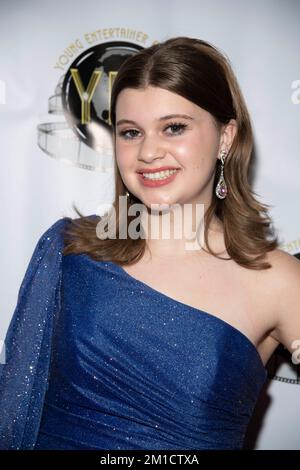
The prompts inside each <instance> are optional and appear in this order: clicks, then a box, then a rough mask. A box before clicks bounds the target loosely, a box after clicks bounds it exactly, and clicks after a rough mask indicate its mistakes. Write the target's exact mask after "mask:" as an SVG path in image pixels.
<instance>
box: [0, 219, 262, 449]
mask: <svg viewBox="0 0 300 470" xmlns="http://www.w3.org/2000/svg"><path fill="white" fill-rule="evenodd" d="M64 222H66V219H60V220H59V221H57V222H56V223H55V224H54V225H53V226H52V227H50V229H49V231H48V233H46V235H44V236H43V237H42V238H41V241H40V242H39V244H38V246H37V248H36V251H35V253H34V255H33V258H32V260H31V263H30V265H29V268H28V270H29V271H28V274H26V275H27V281H26V282H25V284H24V285H23V286H22V288H21V293H22V294H20V297H19V301H18V305H17V309H16V311H17V317H15V316H14V318H13V320H12V325H13V327H12V330H11V332H10V335H9V343H10V344H14V347H13V348H12V350H11V352H10V354H11V355H12V357H13V358H14V361H15V360H16V363H14V364H12V365H11V366H8V370H7V372H6V373H4V384H5V386H6V387H7V393H6V394H5V393H4V392H3V387H2V388H1V395H0V399H1V401H0V403H1V409H2V412H3V410H4V415H5V419H4V426H2V425H1V448H22V449H23V448H31V449H33V448H34V449H107V450H113V449H152V450H154V449H240V448H242V446H243V440H244V435H245V432H246V429H247V425H248V423H249V420H250V418H251V415H252V412H253V409H254V406H255V403H256V401H257V398H258V396H259V392H260V390H261V388H262V385H263V384H264V382H265V380H266V377H267V372H266V369H265V367H264V366H263V363H262V361H261V358H260V356H259V354H258V351H257V349H256V348H255V346H254V344H253V343H252V342H251V341H250V340H249V339H248V338H247V337H246V336H245V335H244V334H243V333H242V332H240V331H239V330H238V329H236V328H235V327H233V326H231V325H230V324H229V323H227V322H225V321H224V320H221V319H220V318H218V317H216V316H214V315H212V314H210V313H208V312H205V311H202V310H199V309H196V308H194V307H190V306H188V305H186V304H184V303H182V302H179V301H176V300H174V299H172V298H170V297H168V296H167V295H164V294H162V293H160V292H158V291H157V290H155V289H153V288H151V287H150V286H148V285H147V284H145V283H143V282H141V281H138V280H137V279H135V278H133V277H132V276H130V275H129V274H128V273H127V272H126V271H125V270H124V269H123V268H122V267H120V266H118V265H117V264H115V263H113V262H104V261H101V262H100V261H95V260H93V259H91V258H90V257H89V256H88V255H86V254H81V255H74V254H72V255H67V256H61V246H62V239H61V238H62V237H61V236H60V232H61V228H62V226H63V224H64ZM58 313H59V315H58ZM15 315H16V313H15ZM16 318H17V319H16ZM38 325H40V326H38ZM51 341H52V345H51V346H50V343H51ZM10 349H11V347H9V350H10ZM50 350H51V353H52V356H51V364H50V365H49V354H50ZM9 363H10V361H9ZM31 363H32V364H33V367H34V369H29V367H30V364H31ZM25 377H26V379H25ZM2 382H3V381H2ZM47 386H48V388H47V390H46V387H47ZM3 394H4V397H3V396H2V395H3ZM19 395H21V396H19ZM3 400H4V401H5V403H6V405H5V403H4V402H3ZM4 405H5V406H7V408H5V407H4V408H3V406H4Z"/></svg>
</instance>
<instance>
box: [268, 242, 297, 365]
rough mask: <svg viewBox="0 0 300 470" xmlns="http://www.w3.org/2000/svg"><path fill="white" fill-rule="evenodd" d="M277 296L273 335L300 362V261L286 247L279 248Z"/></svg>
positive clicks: (276, 269)
mask: <svg viewBox="0 0 300 470" xmlns="http://www.w3.org/2000/svg"><path fill="white" fill-rule="evenodd" d="M270 261H271V263H272V264H274V274H273V276H274V277H273V279H274V284H273V285H274V288H273V292H274V296H276V315H277V319H276V327H275V329H274V331H273V332H272V336H273V337H274V338H275V339H276V340H277V341H279V342H280V343H281V344H283V346H284V347H285V348H286V349H287V350H288V351H290V353H291V354H292V357H291V360H292V362H293V363H294V364H296V363H297V364H299V363H300V261H299V260H298V259H297V258H296V257H295V256H293V255H290V254H289V253H286V252H285V251H283V250H279V249H278V250H275V252H274V255H273V256H272V259H271V260H270Z"/></svg>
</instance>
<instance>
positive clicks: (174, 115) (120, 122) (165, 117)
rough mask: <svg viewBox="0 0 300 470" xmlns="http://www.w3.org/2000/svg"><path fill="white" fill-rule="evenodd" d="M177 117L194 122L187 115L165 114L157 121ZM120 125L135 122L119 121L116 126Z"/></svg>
mask: <svg viewBox="0 0 300 470" xmlns="http://www.w3.org/2000/svg"><path fill="white" fill-rule="evenodd" d="M177 117H181V118H185V119H190V120H194V118H193V117H192V116H189V115H188V114H167V116H162V117H160V118H157V121H165V120H167V119H172V118H177ZM120 124H137V122H135V121H132V120H131V119H120V120H119V121H118V122H117V126H119V125H120Z"/></svg>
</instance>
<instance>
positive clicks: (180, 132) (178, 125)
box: [166, 122, 187, 135]
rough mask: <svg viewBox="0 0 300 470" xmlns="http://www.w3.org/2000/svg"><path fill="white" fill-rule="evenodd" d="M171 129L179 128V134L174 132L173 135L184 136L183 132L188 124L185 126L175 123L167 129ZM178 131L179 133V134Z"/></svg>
mask: <svg viewBox="0 0 300 470" xmlns="http://www.w3.org/2000/svg"><path fill="white" fill-rule="evenodd" d="M169 127H170V128H173V129H174V128H175V129H176V128H177V132H175V133H173V132H172V133H171V134H175V135H176V134H182V133H183V131H184V129H185V128H186V127H187V124H183V123H180V122H174V123H172V124H169V125H168V126H167V127H166V129H168V128H169ZM178 131H179V132H178Z"/></svg>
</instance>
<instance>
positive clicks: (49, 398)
mask: <svg viewBox="0 0 300 470" xmlns="http://www.w3.org/2000/svg"><path fill="white" fill-rule="evenodd" d="M111 122H112V129H113V142H114V151H115V170H116V173H115V174H116V186H115V199H114V203H113V209H112V210H111V211H109V212H107V213H106V214H105V215H104V216H103V217H102V218H100V217H99V216H97V215H96V214H94V215H90V216H84V215H83V214H81V213H80V212H79V211H78V209H77V208H75V209H76V210H77V213H78V215H79V218H76V219H71V218H69V217H65V218H63V219H60V220H58V221H57V222H55V224H53V225H52V226H51V227H50V228H49V229H48V230H47V231H46V232H45V233H44V234H43V235H42V237H41V239H40V240H39V242H38V244H37V247H36V249H35V251H34V253H33V256H32V259H31V261H30V264H29V267H28V270H27V272H26V274H25V278H24V280H23V283H22V285H21V288H20V294H19V298H18V303H17V307H16V310H15V313H14V316H13V319H12V322H11V325H10V328H9V331H8V334H7V338H6V351H7V363H6V364H5V365H3V366H2V368H1V382H0V405H1V409H2V411H3V417H2V420H1V423H0V447H1V448H6V449H8V448H13V449H241V448H242V447H243V443H244V436H245V434H246V430H247V426H248V423H249V421H250V418H251V416H252V413H253V410H254V407H255V404H256V401H257V399H258V396H259V394H260V392H261V389H262V386H263V384H264V383H265V380H266V377H267V372H266V368H265V364H266V362H267V361H268V359H269V357H270V356H271V354H272V353H273V351H274V349H275V348H276V346H277V345H278V344H279V343H280V342H282V344H284V345H285V346H286V347H287V348H288V349H289V351H290V352H291V353H292V352H293V347H292V344H294V342H295V340H297V339H299V337H300V321H299V314H298V305H299V302H300V298H299V289H298V286H299V282H300V268H299V265H300V263H299V261H298V260H296V259H294V258H293V257H292V256H291V255H288V254H286V253H284V252H283V251H281V250H279V249H278V240H277V237H276V236H274V233H273V230H272V227H271V219H270V218H269V216H268V213H267V206H265V205H263V204H262V203H260V202H259V201H258V200H257V199H256V198H255V193H254V192H253V191H252V189H251V187H250V183H249V180H248V172H249V165H250V161H251V151H252V146H253V139H252V130H251V124H250V118H249V115H248V111H247V108H246V105H245V102H244V99H243V97H242V94H241V91H240V89H239V86H238V84H237V81H236V78H235V76H234V74H233V71H232V69H231V67H230V64H229V61H228V60H227V59H226V58H225V57H224V56H223V55H222V54H221V53H220V52H219V51H218V50H217V49H216V48H215V47H214V46H212V45H211V44H209V43H207V42H205V41H202V40H200V39H196V38H188V37H177V38H172V39H168V40H166V41H165V42H163V43H161V44H155V45H153V46H151V47H149V48H146V49H144V50H142V51H140V52H138V53H137V54H136V55H134V56H131V57H130V58H129V59H127V60H126V61H125V62H124V63H123V64H122V66H121V68H120V70H119V72H118V74H117V76H116V79H115V81H114V84H113V89H112V96H111ZM121 197H125V198H127V200H128V210H125V211H124V210H123V206H122V204H121V203H122V200H121ZM135 203H138V204H139V208H140V210H141V213H142V214H141V215H142V216H141V217H140V219H139V223H138V227H139V230H138V231H137V232H138V235H139V236H138V237H136V236H134V237H133V236H127V235H128V233H129V235H130V234H131V233H132V231H131V230H130V228H131V225H132V223H133V218H134V215H133V214H134V208H135V206H134V204H135ZM153 206H154V208H155V210H154V211H152V208H153ZM187 206H188V207H189V208H190V209H191V210H190V211H185V210H184V212H183V214H184V217H183V218H181V217H180V215H181V211H182V209H186V207H187ZM199 206H200V208H202V209H203V210H202V211H198V207H199ZM115 214H116V216H117V217H116V219H115V220H114V222H115V228H116V235H117V237H116V238H114V237H107V238H104V239H101V238H100V237H99V236H98V230H97V229H98V227H99V223H101V224H103V226H104V227H107V228H108V227H109V224H110V221H111V219H112V218H113V216H114V215H115ZM144 216H149V217H144ZM165 216H168V217H169V218H168V222H169V225H170V226H171V228H172V229H173V232H175V233H172V235H170V236H168V237H167V238H165V237H164V236H163V235H162V234H161V231H163V230H162V229H163V228H164V221H165ZM186 222H187V224H186ZM148 224H149V225H148ZM186 225H187V230H185V228H186ZM149 226H150V227H151V228H152V227H153V226H157V227H159V235H158V237H157V236H153V237H152V235H151V236H147V235H148V233H149V231H148V230H149ZM201 226H203V227H204V245H205V246H199V245H198V247H197V245H196V248H193V249H192V250H188V249H187V241H188V240H189V241H190V240H191V239H192V240H193V239H195V238H196V239H197V241H198V239H199V237H198V234H199V227H201ZM178 228H181V229H184V230H181V236H180V237H179V238H178V237H177V231H176V230H177V229H178ZM195 230H196V236H195V234H194V231H195ZM127 232H128V233H127ZM124 233H125V237H124ZM144 235H146V236H144ZM175 235H176V236H175ZM149 254H150V255H151V256H150V257H149V256H148V255H149ZM220 254H224V255H225V257H222V256H219V255H220Z"/></svg>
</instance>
